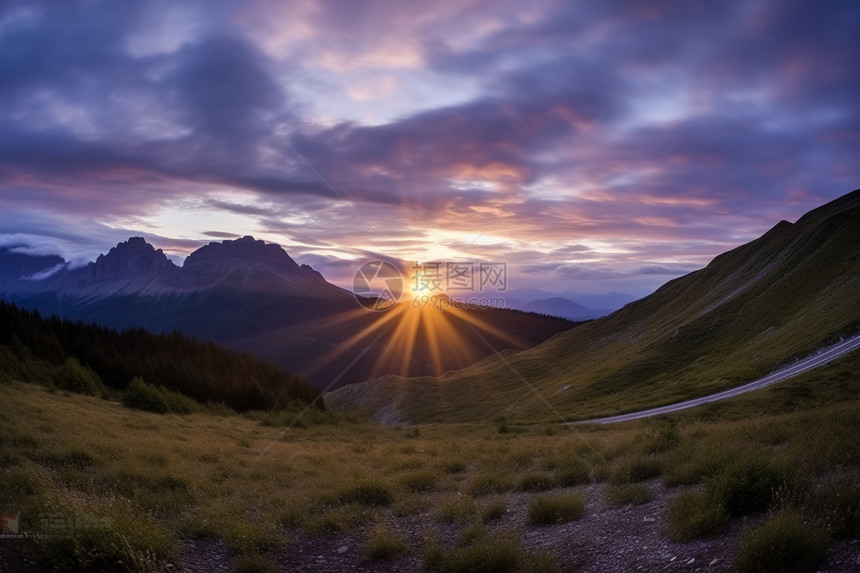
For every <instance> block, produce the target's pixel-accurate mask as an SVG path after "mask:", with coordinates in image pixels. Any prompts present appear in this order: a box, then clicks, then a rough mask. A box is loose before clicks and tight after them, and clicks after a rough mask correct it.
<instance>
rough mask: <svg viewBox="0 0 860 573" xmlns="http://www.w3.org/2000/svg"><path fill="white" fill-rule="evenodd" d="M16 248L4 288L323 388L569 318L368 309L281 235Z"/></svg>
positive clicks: (54, 309)
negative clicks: (85, 248)
mask: <svg viewBox="0 0 860 573" xmlns="http://www.w3.org/2000/svg"><path fill="white" fill-rule="evenodd" d="M19 251H20V249H15V248H14V247H1V248H0V297H2V298H5V299H7V300H10V301H12V302H15V303H16V304H18V305H20V306H23V307H26V308H34V309H37V310H39V311H40V312H41V313H43V314H46V315H57V316H61V317H63V318H69V319H74V320H82V321H87V322H93V323H96V324H102V325H106V326H110V327H115V328H119V329H124V328H130V327H144V328H146V329H148V330H150V331H153V332H157V333H158V332H169V331H173V330H178V331H180V332H183V333H186V334H190V335H194V336H197V337H200V338H203V339H206V340H211V341H214V342H217V343H220V344H223V345H225V346H227V347H229V348H232V349H235V350H240V351H246V352H249V353H251V354H254V355H256V356H258V357H261V358H264V359H266V360H269V361H271V362H273V363H274V364H276V365H278V366H281V367H283V368H285V369H287V370H290V371H293V372H296V373H299V374H301V375H302V376H304V377H305V378H306V379H308V380H309V381H310V382H312V383H313V384H315V385H316V386H317V387H320V388H325V387H330V386H331V387H337V386H340V385H343V384H346V383H351V382H360V381H362V380H366V379H368V378H370V377H373V376H379V375H383V374H402V375H425V374H430V375H437V374H442V373H444V372H446V371H448V370H451V369H456V368H462V367H464V366H467V365H469V364H471V363H473V362H475V361H477V360H479V359H481V358H484V357H486V356H488V355H490V354H492V353H493V352H495V351H496V350H501V349H524V348H528V347H531V346H534V345H535V344H537V343H539V342H542V341H544V340H546V339H547V338H549V337H550V336H552V335H554V334H556V333H558V332H561V331H563V330H566V329H568V328H570V327H571V326H573V323H571V322H570V321H568V320H565V319H561V318H554V317H548V316H541V315H537V314H529V313H523V312H518V311H513V310H506V309H471V310H457V311H456V312H452V311H444V312H441V313H440V312H438V311H429V312H423V313H422V312H420V311H414V310H410V308H409V305H408V304H401V305H399V306H398V307H397V308H396V309H392V310H390V311H387V312H382V313H378V312H371V311H368V310H366V309H365V308H362V307H361V306H360V305H359V304H358V303H357V302H356V299H355V298H354V296H353V294H352V293H350V292H349V291H346V290H344V289H342V288H340V287H337V286H335V285H333V284H331V283H329V282H327V281H326V280H325V278H324V277H323V276H322V275H321V274H320V273H318V272H317V271H315V270H314V269H312V268H311V267H309V266H307V265H299V264H297V263H296V262H295V261H294V260H293V259H292V258H291V257H290V256H289V255H288V254H287V252H286V251H285V250H284V249H282V248H281V247H280V246H278V245H274V244H267V243H264V242H263V241H260V240H255V239H254V238H253V237H243V238H241V239H236V240H232V241H223V242H220V243H210V244H208V245H206V246H204V247H202V248H200V249H198V250H197V251H195V252H193V253H191V254H190V255H189V256H188V257H187V259H186V260H185V263H184V264H183V266H182V267H178V266H177V265H175V264H174V263H173V262H171V261H170V260H169V259H168V258H167V257H166V256H165V254H164V253H163V252H162V251H161V250H156V249H155V248H154V247H153V246H152V245H150V244H149V243H147V242H146V241H145V240H144V239H143V238H140V237H132V238H130V239H129V240H128V241H126V242H123V243H120V244H118V245H117V246H116V247H114V248H112V249H111V250H110V251H109V252H108V253H107V254H103V255H100V256H99V257H98V258H97V259H96V260H95V261H94V262H91V263H89V264H87V265H86V266H83V267H78V268H71V267H70V266H69V265H68V264H67V263H66V261H64V260H63V259H62V258H61V257H58V256H56V255H51V256H34V255H29V254H26V253H24V252H19ZM394 317H398V320H392V318H394ZM403 318H406V320H402V319H403ZM401 346H402V348H401Z"/></svg>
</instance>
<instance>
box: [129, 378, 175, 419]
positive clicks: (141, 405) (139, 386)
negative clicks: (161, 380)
mask: <svg viewBox="0 0 860 573" xmlns="http://www.w3.org/2000/svg"><path fill="white" fill-rule="evenodd" d="M122 403H123V404H125V405H126V406H128V407H129V408H136V409H138V410H146V411H147V412H155V413H156V414H166V413H167V410H168V407H167V401H166V400H165V399H164V394H162V392H161V391H160V390H159V389H158V388H156V387H155V386H153V385H152V384H147V383H146V382H144V381H143V378H141V377H139V376H138V377H136V378H135V379H134V380H132V381H131V383H130V384H129V385H128V388H126V389H125V393H124V394H123V396H122Z"/></svg>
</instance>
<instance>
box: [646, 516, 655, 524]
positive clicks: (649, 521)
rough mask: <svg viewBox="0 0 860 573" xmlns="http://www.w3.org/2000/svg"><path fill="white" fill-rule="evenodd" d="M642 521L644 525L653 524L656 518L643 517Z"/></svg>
mask: <svg viewBox="0 0 860 573" xmlns="http://www.w3.org/2000/svg"><path fill="white" fill-rule="evenodd" d="M642 521H643V522H645V523H654V522H655V521H657V518H656V517H648V516H645V517H643V518H642Z"/></svg>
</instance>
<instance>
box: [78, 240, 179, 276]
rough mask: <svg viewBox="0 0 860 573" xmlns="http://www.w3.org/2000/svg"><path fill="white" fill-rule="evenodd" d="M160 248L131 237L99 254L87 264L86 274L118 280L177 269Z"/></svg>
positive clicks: (170, 271) (159, 273)
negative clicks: (92, 261) (104, 253)
mask: <svg viewBox="0 0 860 573" xmlns="http://www.w3.org/2000/svg"><path fill="white" fill-rule="evenodd" d="M178 270H179V269H178V267H177V266H176V265H174V264H173V263H172V262H171V261H170V260H169V259H168V258H167V256H166V255H165V254H164V251H162V250H161V249H156V248H155V247H153V246H152V245H150V244H149V243H147V242H146V240H145V239H144V238H143V237H131V238H129V239H128V240H127V241H125V242H122V243H119V244H118V245H117V246H115V247H113V248H112V249H111V250H110V251H108V253H107V254H106V255H99V256H98V258H97V259H96V260H95V262H94V263H90V264H89V265H88V266H87V274H89V275H90V278H92V279H95V280H99V281H101V280H118V279H128V278H135V277H138V276H141V275H163V274H167V273H173V272H175V271H178Z"/></svg>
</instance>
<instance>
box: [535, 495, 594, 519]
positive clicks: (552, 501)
mask: <svg viewBox="0 0 860 573" xmlns="http://www.w3.org/2000/svg"><path fill="white" fill-rule="evenodd" d="M584 513H585V498H584V497H583V496H582V494H581V493H579V492H575V493H569V494H564V495H554V496H543V497H536V498H535V499H533V500H532V502H531V505H529V522H530V523H532V525H552V524H555V523H567V522H568V521H574V520H576V519H579V518H580V517H582V515H583V514H584Z"/></svg>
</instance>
